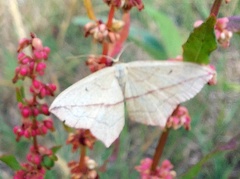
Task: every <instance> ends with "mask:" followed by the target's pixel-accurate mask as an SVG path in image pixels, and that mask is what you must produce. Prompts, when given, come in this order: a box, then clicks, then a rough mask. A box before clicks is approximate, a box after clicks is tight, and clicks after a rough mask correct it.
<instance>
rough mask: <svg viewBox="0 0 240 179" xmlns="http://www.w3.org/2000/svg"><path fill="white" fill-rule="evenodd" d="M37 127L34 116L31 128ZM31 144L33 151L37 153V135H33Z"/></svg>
mask: <svg viewBox="0 0 240 179" xmlns="http://www.w3.org/2000/svg"><path fill="white" fill-rule="evenodd" d="M36 128H37V121H36V119H35V118H33V129H36ZM33 146H34V149H35V151H36V152H37V153H38V142H37V136H33Z"/></svg>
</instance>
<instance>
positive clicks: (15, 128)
mask: <svg viewBox="0 0 240 179" xmlns="http://www.w3.org/2000/svg"><path fill="white" fill-rule="evenodd" d="M13 133H14V134H15V135H17V136H22V135H23V133H24V132H23V130H22V129H21V128H20V127H19V126H15V127H14V128H13Z"/></svg>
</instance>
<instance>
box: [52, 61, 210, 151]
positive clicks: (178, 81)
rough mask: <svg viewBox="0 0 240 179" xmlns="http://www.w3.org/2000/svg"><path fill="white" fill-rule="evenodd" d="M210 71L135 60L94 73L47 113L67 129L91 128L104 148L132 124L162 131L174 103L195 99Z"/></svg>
mask: <svg viewBox="0 0 240 179" xmlns="http://www.w3.org/2000/svg"><path fill="white" fill-rule="evenodd" d="M214 74H215V71H214V70H211V69H210V68H208V67H204V66H201V65H198V64H193V63H187V62H173V61H172V62H170V61H136V62H130V63H122V64H116V65H114V66H112V67H108V68H104V69H102V70H100V71H97V72H95V73H93V74H91V75H89V76H87V77H85V78H83V79H82V80H80V81H78V82H77V83H75V84H73V85H72V86H70V87H69V88H67V89H66V90H65V91H63V92H62V93H61V94H60V95H59V96H58V97H57V98H56V99H55V100H54V102H53V103H52V105H51V107H50V112H51V113H53V114H55V115H56V116H57V117H58V118H59V119H60V120H61V121H64V122H65V124H66V125H68V126H70V127H74V128H84V129H90V131H91V132H92V134H93V135H94V136H95V137H96V138H98V139H99V140H101V141H102V142H103V143H104V144H105V145H106V147H109V146H110V145H111V144H112V143H113V142H114V140H115V139H116V138H117V137H118V136H119V134H120V132H121V131H122V129H123V126H124V116H125V115H124V103H125V104H126V109H127V112H128V116H129V118H130V119H131V120H133V121H136V122H140V123H143V124H147V125H153V126H160V127H165V125H166V122H167V119H168V117H169V116H170V115H171V114H172V112H173V110H174V109H175V108H176V106H177V105H178V104H179V103H182V102H184V101H187V100H189V99H190V98H192V97H194V96H195V95H196V94H197V93H198V92H199V91H200V90H201V89H202V88H203V86H204V85H205V84H206V83H207V82H208V81H209V80H210V79H211V78H212V77H213V75H214Z"/></svg>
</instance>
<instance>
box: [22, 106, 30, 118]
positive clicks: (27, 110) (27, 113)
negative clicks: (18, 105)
mask: <svg viewBox="0 0 240 179" xmlns="http://www.w3.org/2000/svg"><path fill="white" fill-rule="evenodd" d="M21 113H22V116H23V117H25V118H28V117H29V116H30V114H31V110H30V108H29V107H23V109H22V110H21Z"/></svg>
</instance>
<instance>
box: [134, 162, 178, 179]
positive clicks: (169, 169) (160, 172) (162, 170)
mask: <svg viewBox="0 0 240 179" xmlns="http://www.w3.org/2000/svg"><path fill="white" fill-rule="evenodd" d="M152 163H153V161H152V159H150V158H145V159H143V160H141V164H140V165H139V166H136V167H135V169H136V170H137V171H138V172H139V173H140V175H141V178H142V179H150V178H152V179H154V178H167V179H174V178H176V172H175V171H174V170H173V165H172V164H171V162H170V161H169V160H164V161H163V162H162V164H161V166H158V167H157V168H156V170H155V171H154V172H151V166H152Z"/></svg>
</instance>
